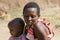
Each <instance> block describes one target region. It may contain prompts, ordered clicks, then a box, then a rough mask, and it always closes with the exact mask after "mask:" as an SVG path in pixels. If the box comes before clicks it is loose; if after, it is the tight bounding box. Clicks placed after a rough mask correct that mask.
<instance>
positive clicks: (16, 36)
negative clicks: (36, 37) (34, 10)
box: [8, 18, 26, 40]
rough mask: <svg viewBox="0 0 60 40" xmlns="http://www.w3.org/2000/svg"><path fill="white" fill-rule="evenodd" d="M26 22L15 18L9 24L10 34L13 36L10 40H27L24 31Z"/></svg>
mask: <svg viewBox="0 0 60 40" xmlns="http://www.w3.org/2000/svg"><path fill="white" fill-rule="evenodd" d="M24 26H25V24H24V21H23V20H22V19H21V18H15V19H14V20H12V21H10V22H9V23H8V28H9V31H10V34H11V35H12V36H11V37H10V38H9V40H26V37H25V34H23V30H24Z"/></svg>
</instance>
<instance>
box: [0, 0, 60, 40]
mask: <svg viewBox="0 0 60 40" xmlns="http://www.w3.org/2000/svg"><path fill="white" fill-rule="evenodd" d="M31 1H33V2H36V3H37V4H38V5H39V6H40V10H41V11H40V14H41V17H40V18H41V19H42V18H46V22H50V23H51V27H52V29H53V30H54V33H55V34H54V37H53V38H52V40H60V0H0V40H8V38H9V37H10V34H9V30H8V27H7V24H8V22H9V21H10V20H12V19H14V18H16V17H21V18H23V15H22V14H23V7H24V6H25V4H26V3H28V2H31Z"/></svg>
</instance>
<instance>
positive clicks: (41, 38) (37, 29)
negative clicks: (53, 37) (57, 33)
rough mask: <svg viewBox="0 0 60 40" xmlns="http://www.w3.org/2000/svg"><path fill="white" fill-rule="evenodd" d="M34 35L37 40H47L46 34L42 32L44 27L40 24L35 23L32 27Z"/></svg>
mask: <svg viewBox="0 0 60 40" xmlns="http://www.w3.org/2000/svg"><path fill="white" fill-rule="evenodd" d="M33 26H34V35H35V37H37V38H38V40H48V37H47V34H46V32H45V31H44V25H43V24H42V23H41V22H38V23H35V24H34V25H33Z"/></svg>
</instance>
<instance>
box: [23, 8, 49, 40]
mask: <svg viewBox="0 0 60 40" xmlns="http://www.w3.org/2000/svg"><path fill="white" fill-rule="evenodd" d="M23 16H24V20H25V22H26V24H27V25H26V26H30V25H33V28H34V35H35V37H37V38H38V40H48V37H47V35H48V34H49V33H48V31H47V30H46V29H45V27H44V25H43V24H42V23H41V22H38V20H37V19H38V18H39V17H40V16H39V15H38V13H37V9H36V8H27V10H26V12H25V13H24V14H23ZM45 30H46V31H45ZM25 31H26V30H25Z"/></svg>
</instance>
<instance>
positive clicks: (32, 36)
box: [26, 19, 50, 40]
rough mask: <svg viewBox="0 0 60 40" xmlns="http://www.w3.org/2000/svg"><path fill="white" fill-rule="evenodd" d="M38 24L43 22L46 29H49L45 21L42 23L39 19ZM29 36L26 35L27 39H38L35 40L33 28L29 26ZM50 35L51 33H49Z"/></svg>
mask: <svg viewBox="0 0 60 40" xmlns="http://www.w3.org/2000/svg"><path fill="white" fill-rule="evenodd" d="M38 22H41V23H43V24H44V25H45V26H46V27H45V28H46V29H48V27H47V25H46V23H44V21H42V20H40V19H38ZM49 26H50V25H49ZM27 31H28V32H27V35H26V37H27V38H28V39H29V40H35V39H36V38H34V33H33V26H29V28H28V29H27ZM48 31H49V29H48ZM46 32H47V31H46ZM48 33H49V32H48Z"/></svg>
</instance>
